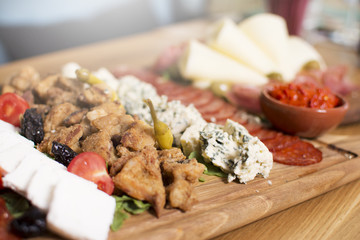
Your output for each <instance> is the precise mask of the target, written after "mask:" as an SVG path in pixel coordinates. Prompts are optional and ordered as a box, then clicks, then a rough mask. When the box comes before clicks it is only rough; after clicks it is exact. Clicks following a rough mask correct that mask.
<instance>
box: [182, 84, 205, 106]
mask: <svg viewBox="0 0 360 240" xmlns="http://www.w3.org/2000/svg"><path fill="white" fill-rule="evenodd" d="M201 92H202V90H200V89H197V88H188V91H187V92H185V93H184V94H182V95H179V96H176V100H179V101H181V102H182V104H184V105H189V104H191V103H193V102H194V100H195V99H197V98H198V97H199V95H200V94H201Z"/></svg>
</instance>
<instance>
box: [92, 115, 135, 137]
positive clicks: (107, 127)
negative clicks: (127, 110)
mask: <svg viewBox="0 0 360 240" xmlns="http://www.w3.org/2000/svg"><path fill="white" fill-rule="evenodd" d="M133 122H134V119H133V118H132V117H131V116H130V115H126V114H124V115H120V116H119V115H117V114H113V113H110V114H108V115H106V116H103V117H99V118H96V119H95V120H93V121H92V122H91V124H92V125H93V126H94V127H95V128H97V129H98V130H101V131H106V132H107V133H109V135H110V136H114V135H120V136H122V135H123V134H124V133H125V131H126V130H128V129H129V128H130V126H131V124H132V123H133Z"/></svg>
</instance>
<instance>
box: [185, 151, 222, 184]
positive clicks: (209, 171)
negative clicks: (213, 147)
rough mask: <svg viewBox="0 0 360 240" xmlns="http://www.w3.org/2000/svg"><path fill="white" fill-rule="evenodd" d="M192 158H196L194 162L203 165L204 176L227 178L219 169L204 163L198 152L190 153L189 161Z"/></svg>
mask: <svg viewBox="0 0 360 240" xmlns="http://www.w3.org/2000/svg"><path fill="white" fill-rule="evenodd" d="M192 158H196V160H197V161H198V162H199V163H202V164H204V165H205V167H206V168H205V171H204V174H206V175H209V176H217V177H222V178H227V174H226V173H224V172H223V171H221V169H220V168H219V167H217V166H215V165H214V164H212V163H211V162H206V161H205V160H204V158H203V157H202V156H201V154H199V153H198V152H192V153H190V155H189V159H192Z"/></svg>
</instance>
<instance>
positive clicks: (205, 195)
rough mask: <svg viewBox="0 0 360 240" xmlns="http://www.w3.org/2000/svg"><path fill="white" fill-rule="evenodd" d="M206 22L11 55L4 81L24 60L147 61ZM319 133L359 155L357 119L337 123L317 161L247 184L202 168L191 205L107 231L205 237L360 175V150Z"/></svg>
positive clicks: (49, 68)
mask: <svg viewBox="0 0 360 240" xmlns="http://www.w3.org/2000/svg"><path fill="white" fill-rule="evenodd" d="M207 24H208V21H202V20H200V21H192V22H189V23H181V24H179V25H175V26H170V27H167V28H163V29H158V30H156V31H152V32H150V33H145V34H141V35H138V36H133V37H129V38H123V39H115V40H112V41H108V42H104V43H99V44H94V45H90V46H84V47H79V48H76V49H69V50H66V51H61V52H57V53H51V54H47V55H44V56H39V57H35V58H30V59H25V60H21V61H17V62H12V63H9V64H7V65H4V66H0V81H6V79H8V78H9V77H10V76H11V75H13V74H14V73H15V72H17V71H18V70H19V69H20V68H21V67H22V66H25V65H31V66H33V67H35V68H36V69H38V70H39V71H40V73H41V74H42V75H44V74H49V73H56V72H59V71H60V68H61V66H62V65H63V64H65V63H67V62H69V61H75V62H78V63H79V64H80V65H82V66H84V67H87V68H89V69H94V70H95V69H97V68H99V67H108V68H109V69H112V68H113V67H116V66H117V65H120V64H129V65H133V66H150V65H151V64H152V63H153V62H154V60H155V58H156V56H157V55H158V54H159V52H160V51H161V50H162V49H164V48H165V47H167V46H169V45H172V44H178V43H180V42H182V41H185V40H188V39H190V38H191V37H199V36H203V34H204V30H205V27H206V26H207ZM325 50H326V49H325ZM318 141H322V142H325V143H329V144H330V143H331V144H334V145H336V146H338V147H341V148H344V149H346V150H350V151H352V152H354V153H356V154H359V155H360V148H359V146H360V124H357V125H355V124H353V125H348V126H345V127H341V128H338V129H335V130H334V131H332V132H331V133H329V134H326V135H324V136H322V137H321V138H319V139H317V140H315V141H313V143H314V144H315V146H317V147H319V149H320V150H321V151H322V152H323V161H322V162H320V163H318V164H315V165H310V166H306V167H297V166H286V165H281V164H277V163H274V167H273V169H272V171H271V173H270V177H269V178H268V179H263V178H261V177H258V178H256V179H255V180H253V181H250V182H249V183H247V184H239V183H236V182H233V183H226V180H225V179H221V178H217V177H210V176H205V177H204V178H205V182H199V183H197V185H196V187H195V192H196V193H197V195H198V200H199V202H198V203H197V204H195V205H194V207H193V209H192V210H191V211H189V212H186V213H183V212H180V211H179V210H175V209H166V210H164V212H163V215H162V216H161V217H160V218H156V217H155V216H154V215H153V214H152V213H151V212H146V213H143V214H141V215H138V216H132V217H131V218H130V219H128V220H126V221H125V224H124V225H123V227H122V228H121V229H120V230H119V231H117V232H110V234H109V239H208V238H212V237H215V236H219V235H220V234H222V233H226V232H229V231H231V230H233V229H236V228H239V227H241V226H244V225H246V224H248V223H251V222H254V221H256V220H258V219H261V218H264V217H266V216H269V215H272V214H274V213H278V212H280V211H281V210H284V209H287V208H289V207H292V206H294V205H296V204H299V203H302V202H304V201H306V200H308V199H311V198H314V197H316V196H319V195H321V194H323V193H325V192H328V191H330V190H332V189H335V188H337V187H340V186H342V185H344V184H346V183H349V182H351V181H354V180H356V179H359V178H360V159H359V157H357V158H353V159H348V158H346V157H345V156H343V155H341V154H339V153H338V152H336V151H333V150H331V149H328V148H326V147H325V146H323V145H322V144H320V143H319V142H318ZM55 238H56V237H55ZM42 239H43V238H42ZM51 239H54V238H53V237H51Z"/></svg>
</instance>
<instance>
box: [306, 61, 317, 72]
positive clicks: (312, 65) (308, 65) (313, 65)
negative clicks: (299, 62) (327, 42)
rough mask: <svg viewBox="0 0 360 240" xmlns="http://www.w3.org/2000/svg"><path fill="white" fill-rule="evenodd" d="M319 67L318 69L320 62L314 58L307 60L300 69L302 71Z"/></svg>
mask: <svg viewBox="0 0 360 240" xmlns="http://www.w3.org/2000/svg"><path fill="white" fill-rule="evenodd" d="M319 69H320V63H319V62H318V61H316V60H311V61H308V62H307V63H305V64H304V65H303V67H302V70H304V71H311V70H319Z"/></svg>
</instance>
